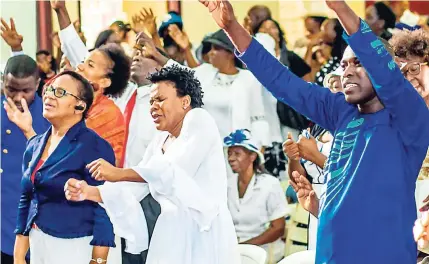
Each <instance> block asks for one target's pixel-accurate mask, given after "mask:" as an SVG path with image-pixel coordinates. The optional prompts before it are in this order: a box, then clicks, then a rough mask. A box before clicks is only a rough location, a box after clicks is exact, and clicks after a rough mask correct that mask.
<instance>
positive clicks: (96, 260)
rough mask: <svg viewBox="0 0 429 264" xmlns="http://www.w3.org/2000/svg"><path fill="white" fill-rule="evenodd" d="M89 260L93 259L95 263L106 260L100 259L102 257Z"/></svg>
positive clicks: (99, 263)
mask: <svg viewBox="0 0 429 264" xmlns="http://www.w3.org/2000/svg"><path fill="white" fill-rule="evenodd" d="M91 261H94V262H95V263H97V264H101V263H103V262H107V260H105V259H102V258H96V259H91Z"/></svg>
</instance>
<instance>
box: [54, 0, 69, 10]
mask: <svg viewBox="0 0 429 264" xmlns="http://www.w3.org/2000/svg"><path fill="white" fill-rule="evenodd" d="M51 7H52V9H54V10H55V11H58V10H60V9H64V8H66V1H64V0H51Z"/></svg>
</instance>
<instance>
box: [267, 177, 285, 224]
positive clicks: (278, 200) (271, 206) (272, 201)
mask: <svg viewBox="0 0 429 264" xmlns="http://www.w3.org/2000/svg"><path fill="white" fill-rule="evenodd" d="M270 177H271V176H270ZM268 188H269V190H270V191H269V194H268V198H267V212H268V219H269V220H270V221H273V220H276V219H279V218H281V217H285V216H286V215H287V214H288V207H287V201H286V195H285V193H283V189H282V186H281V185H280V182H279V181H278V180H277V179H274V181H272V184H271V186H268V187H267V189H268Z"/></svg>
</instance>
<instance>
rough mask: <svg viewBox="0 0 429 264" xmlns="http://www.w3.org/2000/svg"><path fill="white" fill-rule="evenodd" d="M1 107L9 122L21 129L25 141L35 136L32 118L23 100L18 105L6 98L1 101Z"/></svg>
mask: <svg viewBox="0 0 429 264" xmlns="http://www.w3.org/2000/svg"><path fill="white" fill-rule="evenodd" d="M3 107H4V109H5V110H6V114H7V117H8V118H9V120H10V121H11V122H13V123H14V124H15V125H17V126H18V127H19V129H21V131H22V132H23V133H24V135H25V136H26V138H27V139H28V138H30V137H32V136H33V135H35V134H36V132H34V129H33V117H32V116H31V112H30V110H29V109H28V105H27V101H26V100H25V99H24V98H22V99H21V103H20V104H19V105H17V104H16V103H15V102H14V101H13V100H12V99H11V98H6V100H5V101H3Z"/></svg>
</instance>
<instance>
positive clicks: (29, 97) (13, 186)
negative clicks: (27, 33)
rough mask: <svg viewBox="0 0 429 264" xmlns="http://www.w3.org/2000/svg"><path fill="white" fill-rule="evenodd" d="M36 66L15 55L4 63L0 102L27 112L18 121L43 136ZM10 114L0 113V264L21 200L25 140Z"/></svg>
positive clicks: (7, 260) (8, 256)
mask: <svg viewBox="0 0 429 264" xmlns="http://www.w3.org/2000/svg"><path fill="white" fill-rule="evenodd" d="M39 82H40V78H39V69H38V67H37V63H36V62H35V61H34V60H33V59H32V58H30V57H29V56H27V55H17V56H14V57H11V58H9V60H8V61H7V64H6V67H5V70H4V75H3V80H2V87H1V92H2V95H1V101H2V102H3V104H4V105H5V107H6V104H7V102H5V101H6V100H9V101H10V102H13V103H14V104H15V105H16V107H17V111H19V112H20V113H22V112H23V111H24V110H27V111H28V112H29V113H31V115H30V116H28V115H20V116H19V117H20V118H26V119H31V118H32V120H33V122H32V123H33V128H34V130H35V131H36V133H43V132H45V131H46V130H47V129H48V128H49V123H48V121H47V120H46V119H44V118H43V116H42V112H43V105H42V99H40V97H38V96H36V91H37V87H38V85H39ZM16 118H18V117H17V116H14V115H9V116H8V114H7V112H6V110H5V109H4V107H2V110H1V148H2V150H1V151H2V153H1V169H0V173H1V176H0V178H1V184H0V186H1V263H3V264H13V263H14V262H13V248H14V245H15V233H14V230H15V227H16V217H17V212H18V211H17V209H18V203H19V199H20V197H21V177H22V171H21V168H22V158H23V155H24V151H25V148H26V143H27V139H26V137H25V135H24V134H23V132H22V131H21V129H19V128H18V127H17V126H16V125H15V124H14V121H15V119H16Z"/></svg>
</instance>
